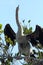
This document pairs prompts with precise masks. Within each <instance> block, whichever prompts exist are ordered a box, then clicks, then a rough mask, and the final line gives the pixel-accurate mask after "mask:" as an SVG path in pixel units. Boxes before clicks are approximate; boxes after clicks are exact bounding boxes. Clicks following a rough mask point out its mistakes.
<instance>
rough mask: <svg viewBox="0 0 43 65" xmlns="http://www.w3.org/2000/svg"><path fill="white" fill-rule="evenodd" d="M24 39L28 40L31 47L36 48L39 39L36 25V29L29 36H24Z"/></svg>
mask: <svg viewBox="0 0 43 65" xmlns="http://www.w3.org/2000/svg"><path fill="white" fill-rule="evenodd" d="M26 38H27V39H28V40H30V42H31V44H32V45H33V46H36V45H37V43H38V41H37V40H38V38H39V30H38V25H36V29H35V31H34V32H32V33H31V34H28V35H26Z"/></svg>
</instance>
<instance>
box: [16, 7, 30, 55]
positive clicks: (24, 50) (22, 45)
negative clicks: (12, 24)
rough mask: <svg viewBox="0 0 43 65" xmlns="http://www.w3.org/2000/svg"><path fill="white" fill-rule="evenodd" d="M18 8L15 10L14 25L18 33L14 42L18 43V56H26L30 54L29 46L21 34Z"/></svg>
mask: <svg viewBox="0 0 43 65" xmlns="http://www.w3.org/2000/svg"><path fill="white" fill-rule="evenodd" d="M18 10H19V6H18V7H17V8H16V23H17V26H18V31H17V34H16V40H17V42H18V49H19V52H20V54H24V55H28V56H29V54H30V44H29V42H28V40H27V39H26V35H24V34H23V27H22V25H21V23H20V22H19V19H18Z"/></svg>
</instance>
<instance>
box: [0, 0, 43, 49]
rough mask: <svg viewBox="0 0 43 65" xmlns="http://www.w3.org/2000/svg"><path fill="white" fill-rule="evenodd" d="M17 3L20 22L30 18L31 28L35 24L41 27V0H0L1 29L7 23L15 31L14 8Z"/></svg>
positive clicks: (42, 16) (42, 17) (42, 19)
mask: <svg viewBox="0 0 43 65" xmlns="http://www.w3.org/2000/svg"><path fill="white" fill-rule="evenodd" d="M18 5H19V8H20V9H19V19H20V22H22V20H24V19H25V23H27V21H28V20H29V19H30V20H31V26H32V27H33V30H34V29H35V26H36V25H37V24H38V25H40V26H42V27H43V0H0V23H2V24H3V29H4V27H5V25H6V24H7V23H9V24H10V25H11V27H12V28H13V30H14V31H15V32H17V25H16V20H15V10H16V7H17V6H18ZM16 48H17V47H16Z"/></svg>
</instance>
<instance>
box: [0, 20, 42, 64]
mask: <svg viewBox="0 0 43 65" xmlns="http://www.w3.org/2000/svg"><path fill="white" fill-rule="evenodd" d="M23 24H24V21H23ZM28 24H29V29H28V28H27V26H23V29H24V34H30V33H32V27H31V26H30V20H29V21H28ZM3 32H4V31H3V30H2V24H0V34H1V33H3ZM0 40H2V38H1V37H0ZM5 41H6V42H7V43H9V46H10V44H11V46H14V45H15V44H16V42H15V41H14V42H15V43H14V44H13V42H12V41H11V39H10V38H8V37H7V36H5ZM2 43H3V42H2ZM6 45H7V44H6ZM6 45H3V46H4V47H3V46H2V44H0V47H2V49H3V50H4V51H3V54H4V56H7V54H8V52H7V51H8V49H9V47H8V48H7V46H6ZM11 52H12V49H11ZM18 55H19V53H17V54H15V56H18ZM8 56H11V57H12V54H8ZM0 58H1V57H0ZM37 58H38V59H41V58H43V52H40V51H39V50H38V57H37ZM6 59H7V60H6ZM6 59H4V62H2V61H1V62H2V65H4V64H5V65H10V62H12V60H13V59H14V58H9V57H7V58H6ZM23 65H32V62H29V63H26V64H23Z"/></svg>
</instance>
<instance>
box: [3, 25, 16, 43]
mask: <svg viewBox="0 0 43 65" xmlns="http://www.w3.org/2000/svg"><path fill="white" fill-rule="evenodd" d="M4 35H6V36H7V37H8V38H10V39H11V40H12V41H13V42H14V40H15V39H16V33H15V32H14V31H13V29H12V28H11V26H10V25H9V24H6V26H5V28H4Z"/></svg>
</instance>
